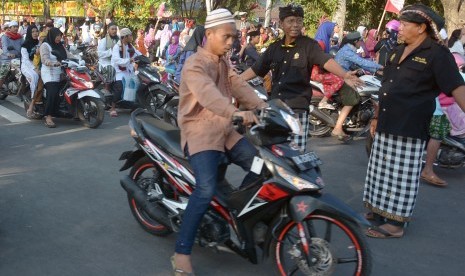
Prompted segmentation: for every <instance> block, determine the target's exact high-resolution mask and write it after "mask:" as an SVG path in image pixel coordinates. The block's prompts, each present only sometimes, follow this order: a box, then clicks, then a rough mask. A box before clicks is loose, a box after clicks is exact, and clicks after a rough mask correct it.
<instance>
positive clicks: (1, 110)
mask: <svg viewBox="0 0 465 276" xmlns="http://www.w3.org/2000/svg"><path fill="white" fill-rule="evenodd" d="M0 116H2V117H3V118H5V119H7V120H8V121H10V122H12V123H25V122H29V121H30V120H29V119H28V118H26V117H23V116H21V115H19V114H18V113H16V112H14V111H11V110H10V109H8V108H6V107H4V106H2V105H1V104H0Z"/></svg>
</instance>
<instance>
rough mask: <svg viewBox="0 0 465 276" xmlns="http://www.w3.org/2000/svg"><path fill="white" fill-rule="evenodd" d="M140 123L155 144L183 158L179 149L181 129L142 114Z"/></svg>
mask: <svg viewBox="0 0 465 276" xmlns="http://www.w3.org/2000/svg"><path fill="white" fill-rule="evenodd" d="M140 117H142V116H140ZM141 123H142V127H143V129H144V130H145V133H146V134H147V135H148V136H149V137H150V138H151V139H152V140H153V141H154V142H155V143H156V144H158V145H160V146H161V147H162V148H164V149H165V150H167V151H168V152H169V153H171V154H173V155H174V156H176V157H179V158H182V159H185V157H184V153H183V151H182V149H181V131H180V130H179V128H177V127H175V126H172V125H170V124H168V123H165V122H163V121H162V120H159V119H156V118H153V117H149V116H144V118H143V120H141Z"/></svg>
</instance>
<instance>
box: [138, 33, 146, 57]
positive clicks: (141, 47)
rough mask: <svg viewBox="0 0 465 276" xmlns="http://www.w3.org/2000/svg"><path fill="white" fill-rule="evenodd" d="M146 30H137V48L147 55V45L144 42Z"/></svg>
mask: <svg viewBox="0 0 465 276" xmlns="http://www.w3.org/2000/svg"><path fill="white" fill-rule="evenodd" d="M144 39H145V36H144V30H142V29H140V30H138V31H137V37H136V41H135V42H136V43H135V44H136V45H137V50H139V52H141V54H142V55H144V56H147V48H146V47H145V43H144Z"/></svg>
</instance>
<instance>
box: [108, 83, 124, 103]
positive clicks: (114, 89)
mask: <svg viewBox="0 0 465 276" xmlns="http://www.w3.org/2000/svg"><path fill="white" fill-rule="evenodd" d="M110 91H111V93H112V94H113V99H112V103H117V102H119V101H121V99H122V98H123V81H115V82H113V83H111V85H110Z"/></svg>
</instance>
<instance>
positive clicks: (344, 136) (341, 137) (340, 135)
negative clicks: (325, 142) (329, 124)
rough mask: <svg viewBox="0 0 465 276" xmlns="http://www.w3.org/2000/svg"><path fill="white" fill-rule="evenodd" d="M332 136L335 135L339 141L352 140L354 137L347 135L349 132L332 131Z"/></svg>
mask: <svg viewBox="0 0 465 276" xmlns="http://www.w3.org/2000/svg"><path fill="white" fill-rule="evenodd" d="M331 136H334V137H337V139H338V140H339V141H342V142H347V141H350V140H351V139H352V136H350V135H347V134H345V133H344V134H336V133H334V132H331Z"/></svg>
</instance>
